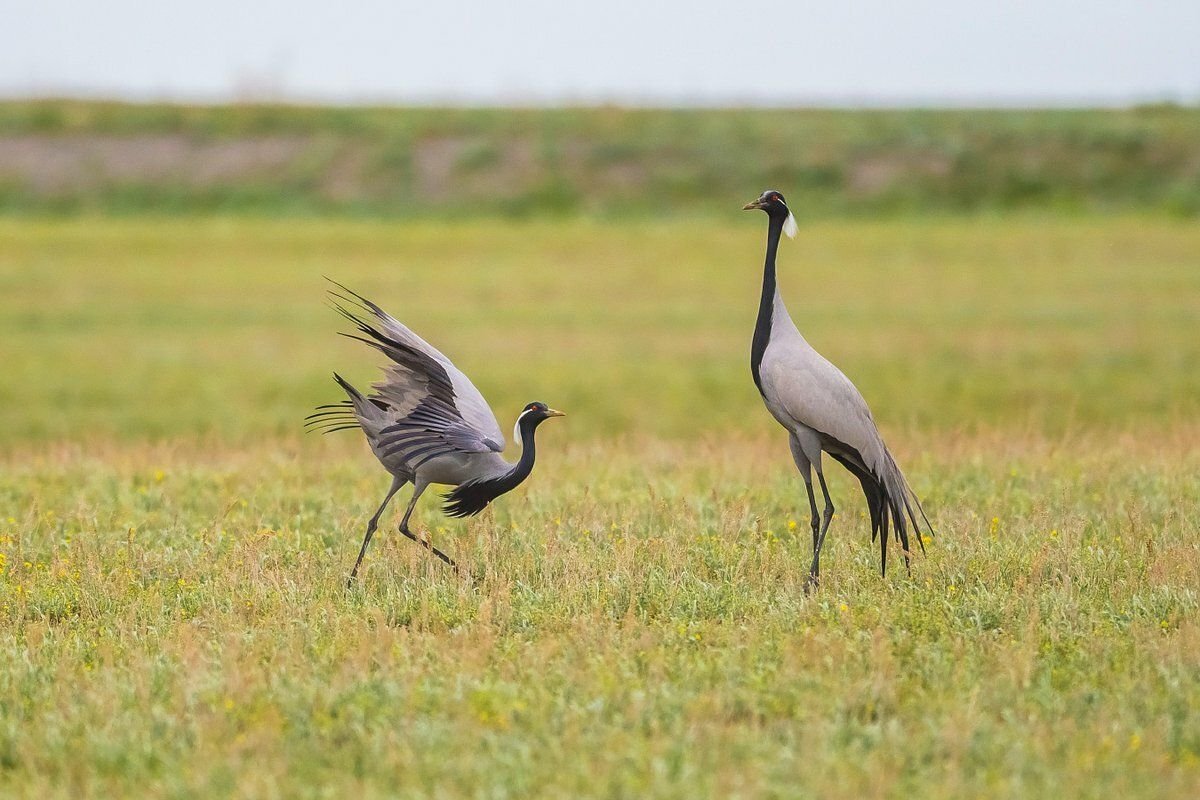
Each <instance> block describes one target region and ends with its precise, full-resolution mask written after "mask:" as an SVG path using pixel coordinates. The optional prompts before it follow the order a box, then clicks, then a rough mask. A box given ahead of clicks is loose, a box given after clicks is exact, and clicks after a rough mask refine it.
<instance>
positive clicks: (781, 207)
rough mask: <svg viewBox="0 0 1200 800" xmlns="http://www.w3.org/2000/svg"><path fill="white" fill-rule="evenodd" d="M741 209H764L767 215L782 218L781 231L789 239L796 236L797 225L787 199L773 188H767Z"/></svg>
mask: <svg viewBox="0 0 1200 800" xmlns="http://www.w3.org/2000/svg"><path fill="white" fill-rule="evenodd" d="M742 210H743V211H753V210H759V211H765V212H767V216H769V217H772V218H774V217H779V218H781V219H782V220H783V232H784V233H786V234H787V235H788V238H789V239H794V238H796V232H797V230H798V226H797V225H796V218H795V217H794V216H792V211H791V209H789V208H788V207H787V201H786V200H784V199H783V195H782V194H780V193H779V192H777V191H775V190H774V189H767V190H766V191H765V192H763V193H762V194H761V195H759V196H758V199H757V200H754V201H752V202H750V203H746V205H744V206H742Z"/></svg>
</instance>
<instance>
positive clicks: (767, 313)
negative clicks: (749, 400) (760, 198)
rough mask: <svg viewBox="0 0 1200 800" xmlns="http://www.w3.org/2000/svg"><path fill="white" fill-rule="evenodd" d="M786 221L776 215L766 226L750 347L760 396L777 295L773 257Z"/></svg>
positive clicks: (751, 366) (753, 372)
mask: <svg viewBox="0 0 1200 800" xmlns="http://www.w3.org/2000/svg"><path fill="white" fill-rule="evenodd" d="M786 219H787V217H786V216H780V215H778V214H771V215H769V216H768V220H770V222H769V224H768V225H767V257H766V262H765V263H764V264H763V281H762V296H761V297H760V298H759V301H758V320H757V321H756V322H755V324H754V341H753V342H752V343H751V345H750V372H751V374H752V375H753V376H754V385H755V386H757V387H758V391H759V393H760V394H761V393H762V390H763V387H762V378H761V377H760V376H759V367H760V365H761V364H762V359H763V355H764V354H765V353H766V352H767V344H768V343H769V342H770V341H771V319H772V317H773V315H774V313H775V298H776V296H777V295H778V294H779V286H778V285H777V283H776V280H775V255H776V253H778V252H779V237H780V236H781V235H782V234H783V223H784V221H785V220H786Z"/></svg>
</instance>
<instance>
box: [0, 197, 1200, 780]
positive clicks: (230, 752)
mask: <svg viewBox="0 0 1200 800" xmlns="http://www.w3.org/2000/svg"><path fill="white" fill-rule="evenodd" d="M758 188H761V187H754V189H755V191H752V192H751V194H750V196H747V197H745V198H740V197H735V198H733V201H734V202H732V204H731V206H730V208H729V211H728V214H726V215H725V216H721V217H718V216H712V215H708V216H696V217H681V218H670V219H665V220H660V221H651V220H648V219H645V218H628V219H604V218H600V219H595V218H593V219H578V218H573V217H572V218H564V219H558V220H554V219H545V218H538V219H531V220H525V221H512V220H496V219H487V218H479V219H474V218H472V219H457V218H454V217H452V216H445V217H441V218H429V219H423V220H422V219H415V220H414V219H410V220H407V221H402V222H384V221H378V220H375V221H372V220H354V219H346V218H342V219H319V218H308V217H300V218H292V219H255V218H248V217H221V216H216V217H214V216H197V217H190V216H184V217H162V218H146V217H140V216H133V217H128V218H123V219H116V218H112V217H97V218H88V217H83V218H76V219H47V218H44V217H33V216H31V217H8V218H4V219H0V289H2V291H0V363H2V364H3V378H2V379H0V606H2V610H3V613H2V615H0V794H4V795H7V796H30V797H32V796H37V797H68V796H71V797H75V796H81V795H83V794H90V795H93V796H133V795H136V796H143V797H163V798H183V797H207V796H214V795H217V796H247V797H248V796H256V797H341V796H347V795H357V796H364V797H384V796H436V797H446V798H455V797H472V798H504V797H529V796H547V797H564V796H578V797H633V796H637V797H679V798H683V797H689V798H690V797H697V796H714V797H744V798H751V797H754V798H757V797H894V796H913V795H916V796H921V797H930V798H942V797H945V798H951V797H1011V798H1024V797H1045V796H1051V795H1059V796H1070V797H1114V796H1119V797H1129V798H1138V797H1147V798H1149V797H1154V798H1162V797H1181V798H1183V797H1194V796H1196V795H1197V794H1198V793H1200V711H1198V710H1197V709H1200V596H1198V591H1200V589H1198V587H1200V538H1198V536H1197V532H1198V528H1200V424H1198V423H1197V414H1198V412H1200V336H1197V334H1196V332H1197V330H1198V329H1200V271H1198V270H1197V255H1198V254H1200V229H1197V227H1196V226H1195V225H1194V224H1193V223H1190V222H1187V221H1184V220H1180V219H1174V218H1171V217H1168V216H1163V215H1149V214H1125V215H1116V216H1090V215H1081V216H1063V215H1048V214H1040V213H1037V214H1035V213H1012V214H1004V215H1000V216H972V217H956V218H946V217H927V218H924V219H914V218H911V217H909V218H895V219H855V218H847V219H840V220H839V219H829V220H809V221H808V222H807V224H805V225H804V226H803V228H802V231H801V235H800V237H799V238H798V239H797V240H796V241H794V242H787V243H785V244H784V245H783V248H782V250H781V265H780V269H781V273H780V274H781V278H780V279H781V285H782V287H783V290H784V291H785V293H786V296H787V298H788V302H789V307H790V309H791V311H792V314H793V316H794V317H795V319H796V320H797V322H798V324H799V325H800V326H801V328H802V330H804V332H805V333H806V335H807V336H808V337H809V339H810V341H811V342H812V343H813V344H814V345H815V346H816V347H817V348H818V349H819V350H821V351H822V352H824V353H825V354H826V355H827V356H829V357H830V358H831V359H832V360H834V361H835V363H838V364H839V365H840V366H841V367H842V368H843V370H844V371H846V372H847V374H849V375H850V376H851V377H852V378H853V379H854V380H855V382H856V383H857V384H858V386H859V387H860V389H861V390H862V391H863V393H864V395H865V396H866V397H867V399H868V401H869V402H870V403H871V405H872V406H873V408H874V411H875V417H876V419H877V421H878V422H879V424H880V427H881V429H882V430H883V433H884V436H885V438H886V439H887V440H888V441H889V443H890V444H891V446H892V449H893V450H894V451H895V452H896V454H897V457H898V459H899V460H900V462H901V464H902V465H903V466H904V467H905V469H906V471H907V472H908V474H909V477H910V480H911V482H912V483H913V486H914V488H915V489H916V491H917V492H918V493H919V494H920V495H921V496H922V498H923V500H924V503H925V508H926V509H927V510H928V511H929V513H930V517H931V519H932V521H933V523H934V526H935V528H936V534H937V535H936V536H935V537H933V538H930V539H928V540H927V541H926V542H925V545H926V549H927V554H926V555H924V556H922V555H919V554H918V555H916V556H915V557H914V559H913V562H912V568H911V572H908V573H906V571H905V570H904V568H903V566H902V565H901V563H900V562H899V561H893V562H892V564H891V566H890V568H889V570H888V574H887V576H886V577H881V576H880V574H879V569H878V550H877V549H876V548H873V547H871V546H870V539H869V526H868V524H867V521H866V518H865V513H864V509H863V508H862V507H861V498H860V497H859V495H858V490H857V487H856V486H855V485H854V483H853V482H852V481H851V480H849V479H848V477H847V476H845V475H844V474H841V473H839V472H837V469H836V468H835V467H831V469H830V473H831V476H832V478H831V489H832V491H833V494H834V499H835V502H837V504H838V514H837V516H836V517H835V519H834V522H833V527H832V529H831V532H830V534H829V539H828V542H827V549H826V551H825V552H826V555H825V557H824V558H823V559H822V565H823V583H822V586H821V589H820V591H819V592H818V593H816V594H815V595H812V596H806V595H805V593H804V591H803V583H804V577H805V573H806V569H807V564H808V558H809V554H808V553H809V535H808V529H807V512H806V508H807V501H806V499H805V496H804V492H803V487H802V484H801V483H800V481H799V480H798V478H797V477H796V475H795V472H794V469H793V467H792V465H791V463H790V458H789V456H788V452H787V447H786V441H785V437H784V434H783V432H782V431H781V430H779V429H778V428H777V427H775V424H774V423H773V421H771V420H770V418H769V416H768V414H767V413H766V411H765V409H763V407H762V404H761V401H760V399H759V398H758V397H757V395H756V393H755V391H754V387H753V384H752V383H751V380H750V377H749V368H748V347H749V340H750V333H751V328H752V326H753V319H754V312H755V304H756V302H757V296H758V281H759V278H760V268H761V250H762V237H763V225H762V220H761V218H760V215H749V214H742V212H740V211H738V210H737V207H738V205H740V202H739V201H741V200H748V199H750V198H751V197H752V196H753V194H755V193H756V191H757V189H758ZM323 275H328V276H330V277H334V278H336V279H338V280H340V281H343V282H345V283H346V284H347V285H349V286H351V287H352V288H355V289H356V290H358V291H361V292H362V293H363V294H366V295H367V296H369V297H372V298H373V299H376V300H378V301H379V302H380V303H381V304H382V305H384V307H385V308H387V309H389V310H390V311H392V312H393V313H394V314H395V315H396V316H398V317H400V318H402V319H404V320H405V321H406V322H408V323H409V324H410V325H412V326H413V327H414V328H415V329H416V330H417V331H418V332H420V333H422V334H423V335H425V336H426V337H427V338H429V339H430V340H431V341H432V342H434V343H435V344H436V345H438V346H439V347H441V348H442V349H443V350H444V351H445V352H446V353H447V354H448V355H449V356H450V357H451V358H453V359H454V360H455V361H456V363H457V364H458V365H459V366H460V367H462V368H463V369H464V370H465V371H466V372H467V373H468V374H469V375H471V376H472V378H473V379H474V380H475V382H476V384H477V385H478V386H479V387H480V388H481V390H482V391H483V392H484V394H485V395H486V396H487V397H488V399H489V400H490V401H491V402H492V405H493V407H494V408H495V409H496V411H497V416H498V417H499V418H500V421H501V424H502V426H504V427H506V428H507V427H508V426H509V425H511V422H512V420H513V419H514V418H515V415H516V413H517V412H518V411H519V409H520V408H521V406H522V405H523V404H524V403H526V402H528V401H530V400H544V401H546V402H548V403H550V404H551V405H553V406H555V407H557V408H562V409H564V410H565V411H567V413H568V415H569V416H568V417H567V418H566V419H564V420H553V421H551V422H549V423H547V424H546V425H545V426H543V428H542V429H541V432H540V434H539V443H540V445H541V446H540V447H539V461H538V466H537V468H536V469H535V471H534V474H533V477H532V479H531V480H530V481H529V482H528V483H527V484H526V485H525V486H523V487H521V488H520V489H519V490H518V491H516V492H514V493H513V494H511V495H508V496H506V497H504V498H502V499H501V501H500V502H499V503H498V504H497V505H496V506H495V507H494V508H493V509H492V510H490V511H488V512H487V513H486V514H485V515H483V516H481V517H479V518H476V519H472V520H469V521H465V522H459V521H450V520H447V519H445V518H443V517H442V516H441V515H440V514H439V513H438V511H437V509H436V503H435V502H434V498H433V497H432V496H427V502H425V503H424V504H422V506H421V507H420V508H419V510H418V513H417V515H416V517H415V521H416V526H417V527H418V528H419V529H423V530H426V531H429V532H430V533H431V535H432V536H433V538H434V541H435V543H436V544H438V545H439V546H440V547H442V548H443V549H446V550H447V551H449V552H451V553H453V554H454V555H456V556H457V557H458V558H459V559H460V560H461V561H462V562H464V563H465V564H468V565H470V567H471V569H472V570H473V571H474V572H475V573H476V574H477V575H478V576H479V578H480V580H479V582H478V583H472V582H470V581H463V580H458V579H456V578H455V577H454V576H453V575H452V574H450V573H448V572H447V571H446V570H445V569H443V568H442V567H441V565H440V564H438V563H437V562H435V561H434V560H433V559H431V558H429V557H428V555H427V554H426V553H424V552H423V551H421V550H420V549H418V548H416V547H415V546H413V545H412V543H411V542H408V541H407V540H405V539H403V538H402V537H400V536H398V535H396V534H395V533H394V523H393V524H392V525H387V526H384V527H383V528H382V529H381V533H380V534H379V535H378V536H377V537H376V539H375V543H374V545H373V549H372V551H371V552H370V554H369V555H368V558H367V561H366V565H365V570H364V573H363V575H362V579H361V582H360V584H359V585H358V586H357V587H355V588H354V589H353V590H351V591H348V592H347V591H345V590H344V580H345V575H346V572H347V570H348V568H349V566H350V565H351V564H352V563H353V559H354V556H355V555H356V554H357V548H358V544H359V542H360V540H361V534H362V530H363V527H364V525H365V522H366V520H367V518H368V516H369V515H370V513H371V511H372V510H373V509H374V507H375V505H376V504H377V503H378V502H379V500H380V498H381V496H382V494H383V492H384V491H385V489H386V487H387V478H386V476H385V475H384V473H383V472H382V470H381V469H380V468H379V467H378V465H377V464H376V463H375V462H374V460H373V459H372V457H371V456H370V454H369V453H368V452H367V450H366V448H365V445H363V444H362V442H361V441H360V440H358V439H357V438H355V437H354V436H353V435H351V434H348V433H342V434H336V435H334V436H330V437H324V438H322V437H318V436H305V435H304V434H302V433H301V429H300V422H301V420H302V418H303V416H304V415H305V414H306V413H308V410H309V409H310V408H311V407H312V406H313V405H315V404H317V403H320V402H327V401H329V400H331V399H336V398H337V397H338V393H337V389H336V387H335V386H334V384H333V383H332V381H331V380H330V377H329V375H330V373H331V372H332V371H333V370H335V369H336V370H337V371H339V372H340V373H341V374H343V375H345V376H347V377H348V378H349V379H351V380H352V381H353V382H356V383H359V384H365V383H367V382H369V381H370V380H371V379H372V378H373V376H374V368H375V367H376V366H377V365H378V363H379V359H378V358H377V357H376V356H375V355H374V354H373V353H372V352H370V351H368V350H366V349H365V348H363V347H362V346H361V345H358V344H356V343H354V342H350V341H347V340H345V339H342V338H341V337H338V336H336V335H335V331H337V330H339V327H340V326H339V320H338V318H337V317H336V315H335V314H333V313H332V312H331V311H330V310H329V309H328V308H326V307H325V306H324V305H323V292H324V290H325V288H326V284H325V282H324V280H323V279H322V276H323ZM893 552H894V551H893Z"/></svg>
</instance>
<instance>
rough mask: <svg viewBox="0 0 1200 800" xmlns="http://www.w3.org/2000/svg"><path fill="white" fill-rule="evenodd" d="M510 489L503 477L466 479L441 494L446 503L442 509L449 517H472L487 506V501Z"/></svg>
mask: <svg viewBox="0 0 1200 800" xmlns="http://www.w3.org/2000/svg"><path fill="white" fill-rule="evenodd" d="M510 489H512V487H511V486H508V485H506V482H505V481H504V480H503V479H500V478H497V479H493V480H489V481H467V482H466V483H464V484H461V485H459V486H456V487H455V488H454V489H452V490H451V491H449V492H447V493H446V494H444V495H442V497H444V498H445V499H446V503H445V505H444V506H442V510H443V511H444V512H445V513H446V515H447V516H450V517H473V516H475V515H476V514H478V513H479V512H480V511H483V510H484V509H485V508H487V505H488V503H490V502H492V501H493V500H495V499H496V498H497V497H499V496H500V495H502V494H504V493H505V492H507V491H509V490H510Z"/></svg>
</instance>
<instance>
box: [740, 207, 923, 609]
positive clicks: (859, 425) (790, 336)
mask: <svg viewBox="0 0 1200 800" xmlns="http://www.w3.org/2000/svg"><path fill="white" fill-rule="evenodd" d="M751 209H758V210H761V211H765V212H766V214H767V219H768V225H767V257H766V264H765V265H764V267H763V282H762V298H761V300H760V301H759V306H758V320H757V322H756V323H755V326H754V339H753V342H752V344H751V347H750V372H751V374H752V375H753V376H754V385H755V386H757V387H758V391H759V394H761V395H762V398H763V402H764V403H766V406H767V410H768V411H770V412H771V415H772V416H773V417H775V419H776V420H777V421H778V422H779V424H780V425H782V426H783V427H784V428H786V429H787V431H788V444H789V445H790V447H791V451H792V459H793V460H794V461H795V462H796V468H797V469H798V470H799V471H800V476H801V477H802V478H804V486H805V488H806V489H807V490H808V504H809V508H810V509H811V511H812V536H813V558H812V566H811V567H810V568H809V573H808V581H807V583H806V585H805V587H806V589H812V588H815V587H816V586H817V585H818V583H819V582H820V577H821V546H822V545H823V544H824V543H825V534H826V533H827V532H828V531H829V522H830V520H831V519H833V510H834V509H833V500H832V499H830V497H829V488H828V487H827V486H826V485H825V473H824V470H823V469H822V467H821V454H822V452H824V453H828V454H829V455H830V457H832V458H833V459H834V460H835V461H837V462H838V463H839V464H841V465H842V466H844V467H845V468H846V469H847V470H849V471H850V473H851V474H853V475H854V477H856V478H858V481H859V483H860V484H861V485H862V491H863V495H864V496H865V497H866V500H867V510H868V511H869V513H870V515H871V540H872V541H874V540H875V538H876V537H878V539H879V560H880V571H881V573H883V574H884V575H886V574H887V545H888V533H889V527H891V528H893V529H894V530H895V534H896V538H897V540H898V541H899V543H900V546H901V548H902V549H903V551H904V563H905V566H906V567H907V566H908V563H909V553H910V550H909V546H908V533H909V531H908V526H909V523H910V522H911V524H912V528H913V531H914V532H915V534H916V537H917V542H918V544H920V545H921V551H922V552H924V550H925V543H924V542H923V541H922V540H921V527H920V525H919V523H918V522H917V517H916V514H915V513H914V508H915V510H916V512H919V513H920V515H921V519H922V520H924V522H925V526H926V527H927V528H930V526H929V520H928V519H927V518H926V517H925V512H924V510H922V509H921V503H920V501H919V500H918V499H917V496H916V495H915V494H914V493H913V491H912V489H911V488H910V487H909V485H908V481H907V480H905V478H904V473H902V472H901V471H900V467H899V466H897V465H896V459H894V458H893V457H892V454H891V452H889V451H888V449H887V445H885V444H884V443H883V438H882V437H881V436H880V435H879V429H878V428H877V427H876V426H875V420H874V418H872V416H871V410H870V409H869V408H868V407H867V402H866V401H865V400H864V399H863V396H862V394H860V393H859V391H858V389H857V388H856V387H855V386H854V384H853V383H851V382H850V379H849V378H847V377H846V376H845V375H844V374H842V371H841V370H839V369H838V368H837V367H835V366H834V365H833V364H831V363H830V362H829V361H827V360H826V359H825V358H824V357H823V356H822V355H821V354H820V353H818V352H817V351H816V350H814V349H813V347H812V345H810V344H809V343H808V342H807V341H806V340H805V339H804V337H803V336H801V335H800V331H799V330H798V329H797V328H796V324H795V323H794V322H792V318H791V316H790V315H789V314H788V312H787V308H786V307H785V306H784V304H783V298H782V297H781V296H780V293H779V286H778V285H777V283H776V280H775V256H776V253H777V252H778V250H779V237H780V235H781V234H783V233H787V235H788V237H789V238H791V237H794V236H795V235H796V218H795V217H794V216H792V212H791V211H790V210H789V209H788V207H787V202H786V201H785V200H784V199H783V195H782V194H780V193H779V192H777V191H774V190H771V189H768V190H767V191H765V192H763V193H762V195H761V196H760V197H759V198H758V199H757V200H755V201H753V202H750V203H747V204H746V205H745V206H743V210H745V211H749V210H751ZM814 469H815V471H816V473H817V481H818V482H819V483H820V485H821V494H823V495H824V498H825V510H824V512H822V513H818V511H817V497H816V495H815V494H814V493H813V484H812V471H813V470H814ZM930 532H931V533H932V528H930Z"/></svg>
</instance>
